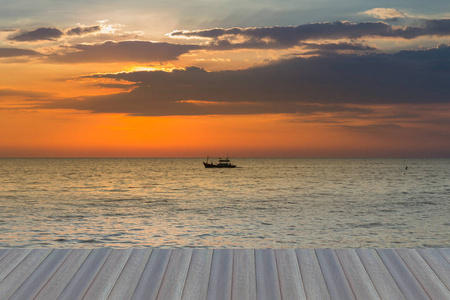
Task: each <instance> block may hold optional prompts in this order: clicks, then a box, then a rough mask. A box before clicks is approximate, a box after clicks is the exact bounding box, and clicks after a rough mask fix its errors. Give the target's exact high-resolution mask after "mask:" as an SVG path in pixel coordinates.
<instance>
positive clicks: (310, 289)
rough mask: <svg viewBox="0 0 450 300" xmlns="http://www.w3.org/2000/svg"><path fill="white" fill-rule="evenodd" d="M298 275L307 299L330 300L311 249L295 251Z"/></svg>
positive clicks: (317, 262)
mask: <svg viewBox="0 0 450 300" xmlns="http://www.w3.org/2000/svg"><path fill="white" fill-rule="evenodd" d="M295 252H296V254H297V260H298V265H299V267H300V274H301V276H302V281H303V286H304V290H305V294H306V298H307V299H314V300H321V299H330V295H329V293H328V289H327V285H326V283H325V279H324V277H323V274H322V270H321V269H320V265H319V261H318V260H317V255H316V252H315V251H314V250H313V249H296V250H295Z"/></svg>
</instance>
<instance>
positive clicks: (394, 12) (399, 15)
mask: <svg viewBox="0 0 450 300" xmlns="http://www.w3.org/2000/svg"><path fill="white" fill-rule="evenodd" d="M363 14H367V15H369V16H371V17H374V18H377V19H381V20H392V19H403V18H407V17H409V15H407V14H405V13H403V12H401V11H399V10H398V9H395V8H373V9H370V10H367V11H365V12H363Z"/></svg>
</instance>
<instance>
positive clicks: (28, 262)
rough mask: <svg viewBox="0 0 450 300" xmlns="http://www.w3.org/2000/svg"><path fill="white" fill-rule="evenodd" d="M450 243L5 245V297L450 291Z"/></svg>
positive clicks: (215, 299)
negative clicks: (328, 246)
mask: <svg viewBox="0 0 450 300" xmlns="http://www.w3.org/2000/svg"><path fill="white" fill-rule="evenodd" d="M449 289H450V249H337V250H333V249H317V250H313V249H276V250H274V249H256V250H252V249H235V250H231V249H218V250H208V249H124V250H114V249H94V250H83V249H77V250H73V249H34V250H31V249H0V299H2V300H3V299H20V300H24V299H43V300H49V299H70V300H72V299H95V300H98V299H120V300H123V299H169V300H172V299H195V300H198V299H211V300H220V299H238V300H245V299H268V300H276V299H364V300H365V299H439V300H441V299H450V292H449Z"/></svg>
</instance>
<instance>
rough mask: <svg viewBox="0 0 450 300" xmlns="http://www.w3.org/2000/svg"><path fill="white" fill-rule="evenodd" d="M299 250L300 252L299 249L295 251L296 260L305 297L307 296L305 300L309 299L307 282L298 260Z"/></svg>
mask: <svg viewBox="0 0 450 300" xmlns="http://www.w3.org/2000/svg"><path fill="white" fill-rule="evenodd" d="M297 250H299V249H294V254H295V259H296V261H297V265H298V272H299V273H300V279H301V281H302V287H303V296H305V299H307V297H306V287H305V280H304V279H305V278H304V277H303V274H302V268H300V261H299V260H298V255H297Z"/></svg>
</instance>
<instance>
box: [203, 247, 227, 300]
mask: <svg viewBox="0 0 450 300" xmlns="http://www.w3.org/2000/svg"><path fill="white" fill-rule="evenodd" d="M232 271H233V251H232V250H230V249H215V250H214V251H213V257H212V263H211V273H210V276H209V286H208V294H207V297H206V299H208V300H221V299H231V283H232Z"/></svg>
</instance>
